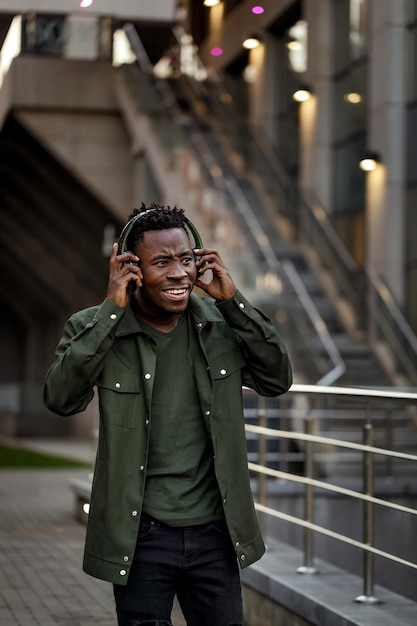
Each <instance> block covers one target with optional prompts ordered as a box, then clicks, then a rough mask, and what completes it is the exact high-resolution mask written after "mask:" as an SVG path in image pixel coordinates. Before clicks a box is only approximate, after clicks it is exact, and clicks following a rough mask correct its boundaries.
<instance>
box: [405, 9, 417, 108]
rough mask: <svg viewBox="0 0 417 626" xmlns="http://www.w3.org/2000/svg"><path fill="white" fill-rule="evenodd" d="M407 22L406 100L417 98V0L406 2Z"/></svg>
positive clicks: (410, 100)
mask: <svg viewBox="0 0 417 626" xmlns="http://www.w3.org/2000/svg"><path fill="white" fill-rule="evenodd" d="M407 7H408V11H407V16H408V22H407V48H406V52H407V59H408V66H407V101H408V102H412V101H415V100H417V72H416V59H417V0H409V2H408V5H407Z"/></svg>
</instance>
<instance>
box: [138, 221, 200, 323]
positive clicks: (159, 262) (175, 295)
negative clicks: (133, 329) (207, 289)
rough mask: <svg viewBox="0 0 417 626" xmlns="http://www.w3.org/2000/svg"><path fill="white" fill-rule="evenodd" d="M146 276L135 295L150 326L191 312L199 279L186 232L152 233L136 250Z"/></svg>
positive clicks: (179, 230) (157, 231) (144, 238)
mask: <svg viewBox="0 0 417 626" xmlns="http://www.w3.org/2000/svg"><path fill="white" fill-rule="evenodd" d="M135 253H136V254H137V256H138V257H139V259H140V261H139V264H140V267H141V269H142V272H143V281H142V287H141V288H140V289H137V290H136V291H135V292H134V296H133V297H134V298H136V301H137V304H138V313H139V316H140V317H141V318H142V319H143V320H144V321H146V322H148V323H149V324H155V323H164V322H169V320H171V319H172V318H175V317H178V318H179V316H180V315H181V313H182V312H183V311H185V309H186V308H187V304H188V301H189V299H190V294H191V291H192V289H193V287H194V282H195V279H196V276H197V270H196V265H195V261H194V254H193V251H192V249H191V244H190V240H189V238H188V235H187V233H186V231H185V230H184V229H183V228H167V229H165V230H149V231H146V232H145V233H144V237H143V241H142V242H140V243H139V244H138V246H137V248H136V250H135Z"/></svg>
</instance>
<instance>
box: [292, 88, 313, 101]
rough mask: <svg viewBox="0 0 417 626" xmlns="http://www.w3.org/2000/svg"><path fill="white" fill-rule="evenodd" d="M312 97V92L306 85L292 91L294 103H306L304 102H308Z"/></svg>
mask: <svg viewBox="0 0 417 626" xmlns="http://www.w3.org/2000/svg"><path fill="white" fill-rule="evenodd" d="M312 95H313V90H312V89H311V87H309V86H308V85H300V87H299V88H298V89H297V90H296V91H294V93H293V95H292V98H293V100H295V101H296V102H306V100H310V98H311V96H312Z"/></svg>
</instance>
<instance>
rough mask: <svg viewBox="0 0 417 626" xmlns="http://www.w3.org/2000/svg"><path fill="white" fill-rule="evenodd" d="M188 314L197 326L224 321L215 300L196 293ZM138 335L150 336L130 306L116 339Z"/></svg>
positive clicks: (192, 295) (117, 329) (121, 321)
mask: <svg viewBox="0 0 417 626" xmlns="http://www.w3.org/2000/svg"><path fill="white" fill-rule="evenodd" d="M187 313H188V315H190V316H191V317H192V318H193V322H194V323H195V324H205V323H206V322H221V321H222V320H223V317H222V315H221V313H220V312H219V311H218V310H217V307H215V306H213V300H212V299H211V298H208V297H205V296H198V295H197V294H195V293H192V294H191V297H190V300H189V303H188V308H187ZM138 333H145V334H148V333H147V331H146V330H145V328H144V327H143V326H142V325H141V323H140V321H139V320H138V319H137V318H136V316H135V314H134V312H133V309H132V307H131V306H128V307H127V308H126V311H125V313H124V315H123V317H122V319H121V320H120V323H119V325H118V326H117V328H116V331H115V335H116V337H124V336H126V335H134V334H138Z"/></svg>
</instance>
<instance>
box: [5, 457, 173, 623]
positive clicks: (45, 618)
mask: <svg viewBox="0 0 417 626" xmlns="http://www.w3.org/2000/svg"><path fill="white" fill-rule="evenodd" d="M51 452H55V450H51ZM69 456H71V455H69ZM86 476H87V472H86V471H85V470H71V469H70V470H53V471H51V470H1V471H0V625H1V626H93V625H94V624H100V626H116V619H115V612H114V604H113V593H112V587H111V584H109V583H105V582H103V581H100V580H96V579H94V578H91V577H90V576H87V575H86V574H84V573H83V571H82V569H81V566H82V554H83V547H84V537H85V526H83V525H82V524H80V523H78V522H76V521H75V520H74V514H73V509H74V499H73V494H72V491H71V488H70V481H71V479H72V478H74V477H75V478H84V477H86ZM172 621H173V624H174V626H185V621H184V619H183V616H182V614H181V611H180V610H179V609H178V608H177V607H175V608H174V612H173V615H172Z"/></svg>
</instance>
